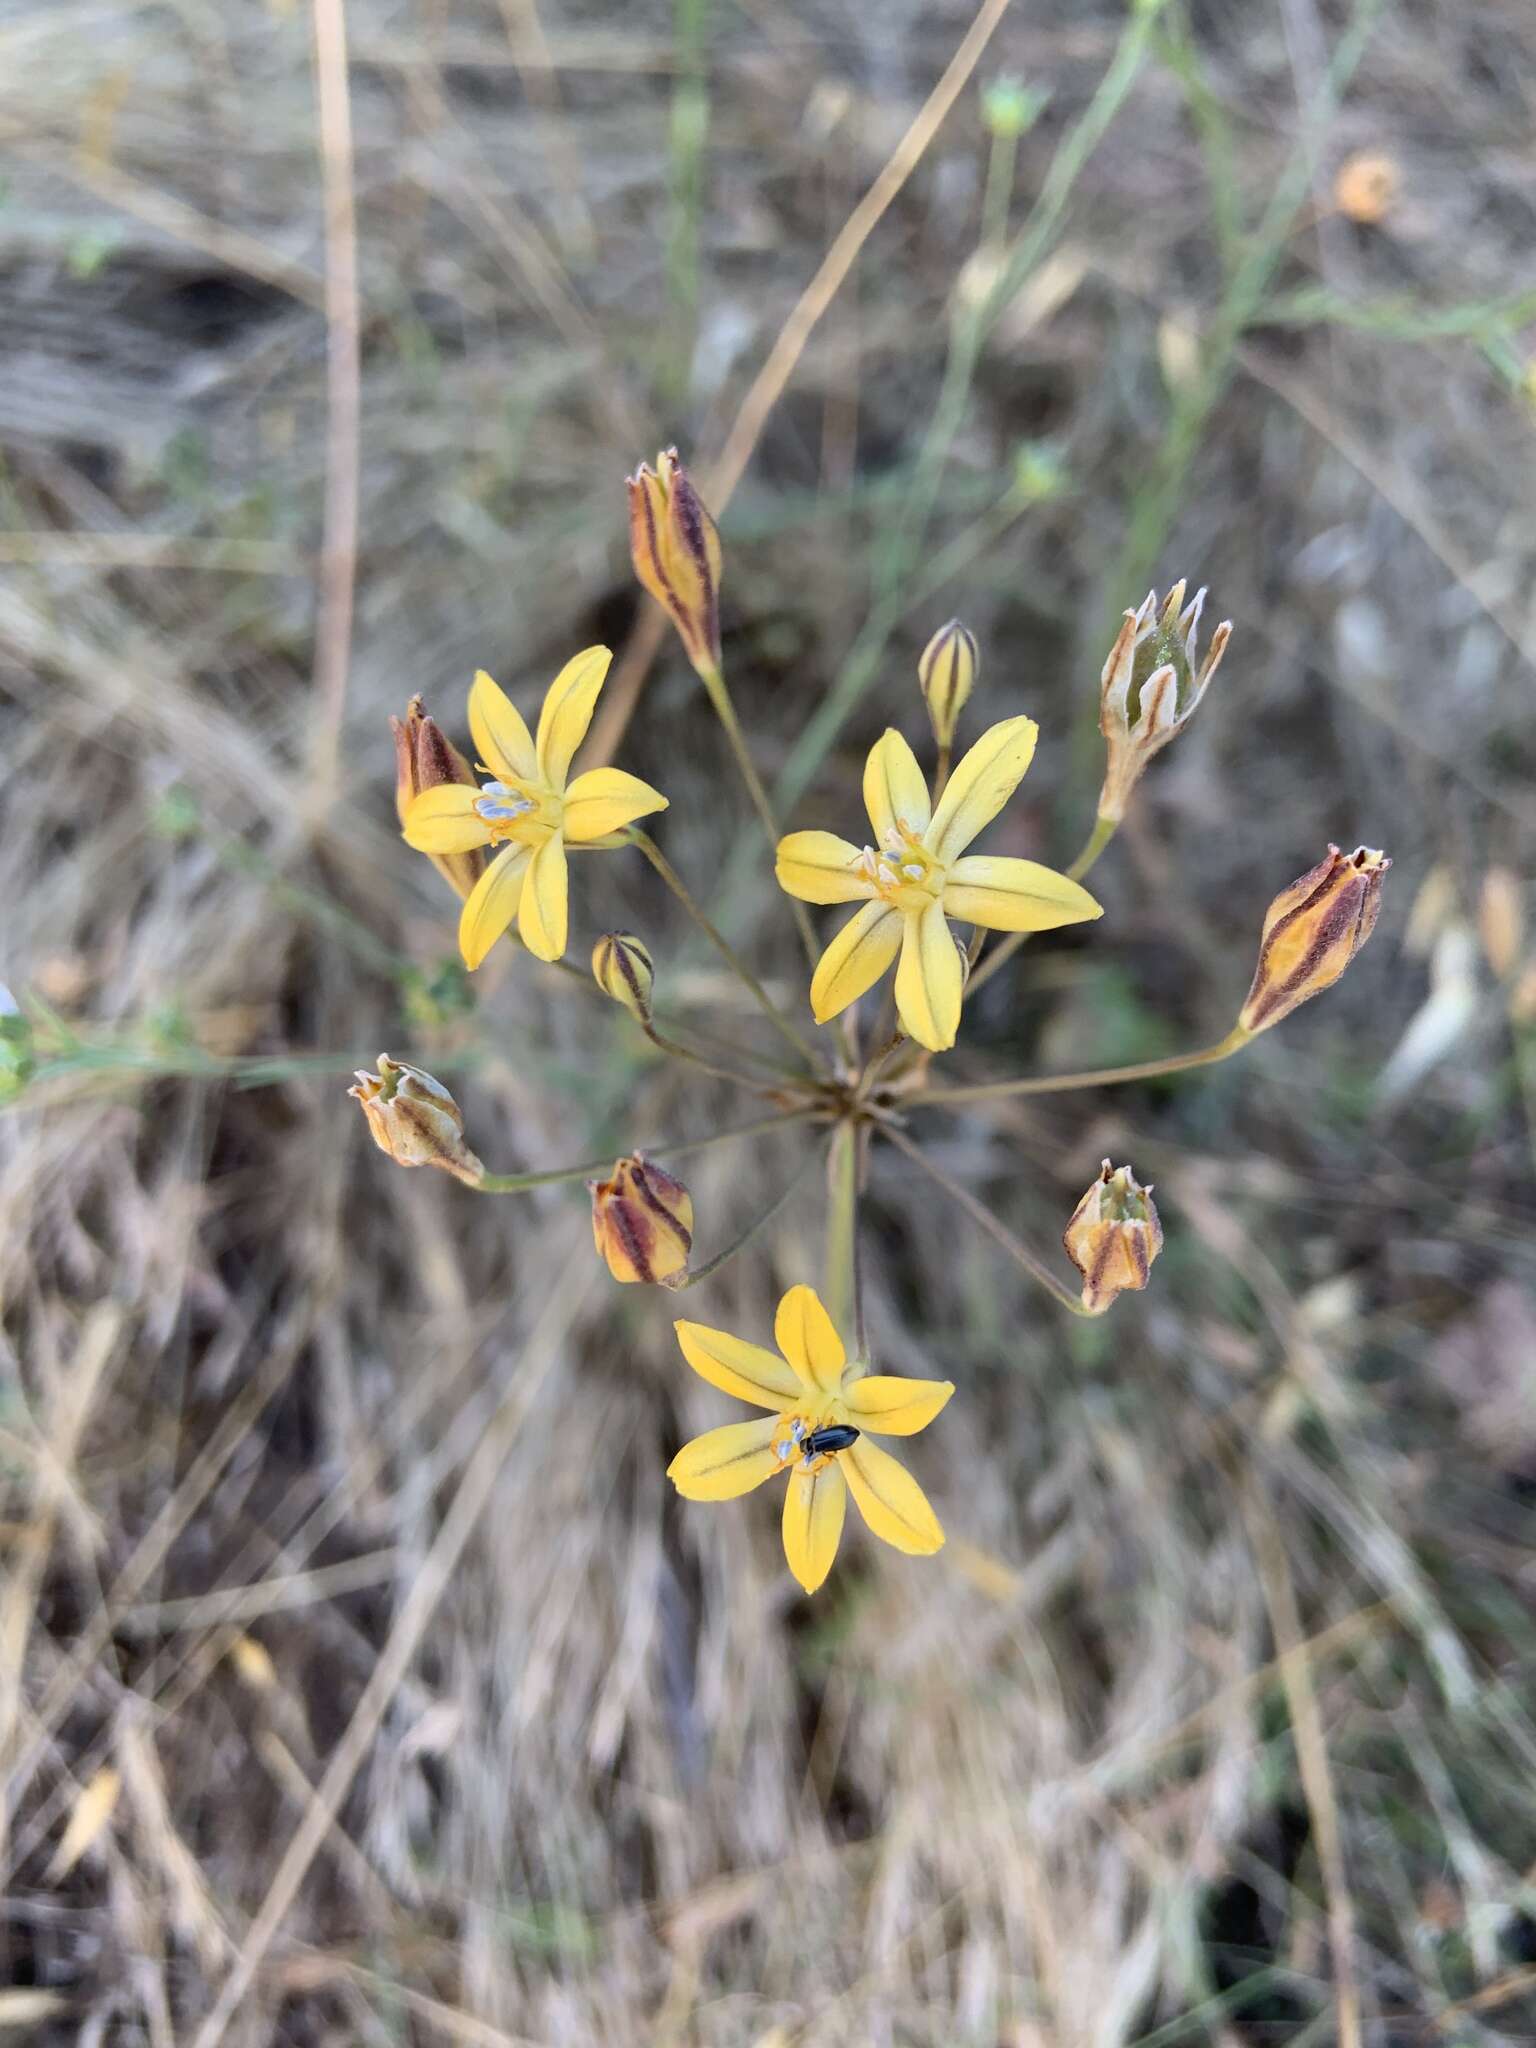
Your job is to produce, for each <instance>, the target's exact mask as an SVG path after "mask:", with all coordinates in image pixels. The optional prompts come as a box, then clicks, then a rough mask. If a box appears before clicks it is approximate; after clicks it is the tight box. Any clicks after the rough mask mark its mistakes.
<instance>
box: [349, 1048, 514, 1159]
mask: <svg viewBox="0 0 1536 2048" xmlns="http://www.w3.org/2000/svg"><path fill="white" fill-rule="evenodd" d="M347 1093H348V1094H349V1095H351V1096H355V1097H356V1099H357V1100H358V1101H359V1102H360V1103H361V1104H362V1106H363V1115H364V1116H365V1117H366V1118H367V1120H368V1129H369V1131H370V1132H371V1133H372V1135H373V1142H374V1143H375V1144H376V1145H377V1146H378V1148H379V1150H380V1151H381V1152H387V1153H388V1154H389V1156H390V1158H391V1159H393V1160H394V1162H395V1164H396V1165H397V1166H441V1167H442V1168H443V1169H444V1170H445V1171H446V1172H448V1173H451V1174H453V1175H454V1177H455V1178H456V1179H458V1180H462V1181H464V1182H466V1183H467V1184H468V1185H469V1186H471V1187H473V1186H474V1184H475V1183H476V1182H477V1181H479V1180H480V1179H481V1177H482V1176H483V1175H484V1173H485V1168H484V1166H483V1165H482V1164H481V1163H480V1161H479V1160H478V1159H477V1158H476V1157H475V1155H474V1153H473V1152H471V1151H470V1149H469V1147H468V1146H467V1145H466V1144H465V1142H464V1112H463V1111H462V1110H461V1109H460V1108H459V1105H458V1104H457V1103H456V1102H455V1101H454V1099H453V1097H452V1096H451V1095H450V1094H449V1092H448V1090H447V1089H446V1088H445V1087H444V1086H443V1084H442V1082H441V1081H436V1080H434V1079H433V1078H432V1076H431V1075H430V1074H428V1073H424V1072H423V1071H422V1069H421V1068H420V1067H411V1066H407V1065H406V1064H405V1062H404V1061H403V1060H392V1059H391V1058H390V1057H389V1055H388V1054H387V1053H380V1054H379V1070H378V1072H377V1073H376V1074H370V1073H369V1072H368V1071H367V1070H366V1069H365V1068H362V1067H360V1068H359V1069H358V1071H357V1086H356V1087H355V1088H349V1089H348V1090H347Z"/></svg>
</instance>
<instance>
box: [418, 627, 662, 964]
mask: <svg viewBox="0 0 1536 2048" xmlns="http://www.w3.org/2000/svg"><path fill="white" fill-rule="evenodd" d="M612 659H613V656H612V655H611V654H610V653H609V651H608V649H607V648H606V647H588V648H587V649H586V650H585V651H584V652H583V653H581V654H578V655H577V656H576V657H575V659H574V660H572V661H568V662H567V663H566V665H565V667H564V668H563V669H561V671H560V673H559V675H557V676H556V677H555V680H554V681H553V682H552V683H551V684H550V686H549V689H548V691H547V693H546V694H545V698H544V708H543V709H542V711H540V713H539V729H538V735H537V737H536V738H535V737H534V736H533V735H532V734H530V732H529V730H528V728H527V726H526V725H525V724H524V722H523V719H522V716H521V714H520V713H519V712H518V710H517V708H516V706H515V705H514V704H513V702H512V700H511V698H510V697H508V696H507V694H506V692H505V691H504V690H502V689H499V688H498V687H497V685H496V684H495V683H493V682H492V681H491V679H490V677H489V676H488V675H487V674H486V673H485V671H484V669H482V670H481V671H480V673H479V674H478V675H477V676H476V677H475V681H474V687H473V688H472V689H471V691H470V693H469V729H470V731H471V733H472V734H473V735H474V741H475V749H476V752H477V753H478V754H479V756H480V763H481V767H482V771H483V772H484V773H485V774H487V775H489V776H490V777H491V778H492V779H491V780H490V781H488V782H486V783H484V784H482V785H481V787H480V788H478V789H476V788H474V787H472V786H471V787H466V786H465V785H464V784H462V783H457V782H448V783H443V784H442V785H441V786H440V787H438V788H436V789H427V790H423V791H422V793H421V794H420V795H419V796H417V797H414V798H413V799H412V801H411V803H410V804H409V805H408V807H407V809H406V814H405V824H404V831H405V839H406V844H407V845H408V846H414V847H415V848H416V850H417V852H418V853H430V854H448V853H463V852H467V851H468V849H469V848H470V847H473V846H499V847H500V848H501V852H500V853H498V854H497V855H496V857H495V859H494V860H493V861H492V862H491V864H490V866H489V867H488V868H487V869H486V871H485V873H484V874H483V875H482V876H481V877H480V879H479V881H478V882H477V883H476V884H475V886H474V888H473V889H472V890H471V891H470V893H469V896H468V898H467V899H466V901H465V904H464V909H463V912H462V914H461V915H460V918H459V950H460V952H461V953H462V954H463V955H464V964H465V966H466V967H469V968H475V967H478V966H479V965H480V962H481V961H482V960H483V959H484V958H485V956H486V954H487V953H489V952H490V950H491V948H492V946H494V945H495V943H496V941H497V940H498V939H499V938H500V937H501V935H502V933H503V932H505V931H506V930H507V929H508V927H509V926H510V925H511V923H512V921H513V919H514V918H515V919H516V920H517V930H518V936H519V937H520V938H521V939H522V942H523V944H524V945H525V946H526V947H527V948H528V950H529V952H530V953H533V954H536V955H537V957H538V958H539V959H540V960H558V959H559V958H560V956H561V954H562V953H563V952H564V951H565V940H566V929H567V920H568V915H569V889H568V884H567V879H566V862H565V848H566V843H567V841H569V843H570V844H571V845H573V846H590V845H591V844H593V843H594V842H595V841H597V840H600V839H605V838H607V836H608V834H609V833H610V832H617V831H619V830H620V829H621V828H622V827H623V826H625V825H631V824H633V823H634V821H635V819H636V818H643V817H646V816H647V815H648V814H649V813H650V812H652V811H664V810H665V809H666V808H667V800H666V798H665V797H664V796H663V795H662V794H661V792H660V790H656V789H652V787H651V785H650V784H649V783H648V782H642V781H641V780H640V779H639V777H638V776H635V775H626V774H625V773H624V771H623V770H622V769H621V768H589V769H588V771H587V772H586V774H585V775H578V776H577V777H576V778H575V780H574V781H571V780H569V777H570V769H571V760H572V757H573V756H574V754H575V752H576V749H577V748H578V747H579V746H580V745H581V743H582V741H583V740H584V739H585V738H586V736H587V727H588V726H589V725H590V724H591V722H592V711H593V707H594V706H595V705H596V703H597V699H598V693H599V692H600V691H601V689H602V687H603V681H604V678H605V677H606V676H607V674H608V664H609V662H610V661H612Z"/></svg>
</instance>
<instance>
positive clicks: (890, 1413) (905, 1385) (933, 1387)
mask: <svg viewBox="0 0 1536 2048" xmlns="http://www.w3.org/2000/svg"><path fill="white" fill-rule="evenodd" d="M954 1391H955V1383H954V1381H953V1380H908V1379H901V1378H899V1377H898V1376H897V1375H895V1374H894V1373H878V1372H877V1373H869V1374H867V1375H866V1376H865V1377H864V1378H863V1379H861V1380H855V1381H854V1382H853V1383H852V1385H851V1386H849V1387H847V1388H845V1389H844V1392H843V1406H844V1407H845V1408H846V1409H847V1411H848V1420H849V1421H850V1422H853V1423H856V1424H857V1425H858V1427H859V1428H860V1429H862V1430H866V1431H868V1432H869V1433H870V1434H871V1435H873V1436H916V1434H917V1432H918V1431H919V1430H920V1429H926V1428H927V1427H928V1425H929V1423H930V1422H932V1420H933V1418H934V1417H935V1415H937V1414H938V1412H939V1410H940V1409H941V1408H942V1407H943V1406H944V1404H945V1402H946V1401H948V1399H949V1397H950V1395H951V1394H952V1393H953V1392H954Z"/></svg>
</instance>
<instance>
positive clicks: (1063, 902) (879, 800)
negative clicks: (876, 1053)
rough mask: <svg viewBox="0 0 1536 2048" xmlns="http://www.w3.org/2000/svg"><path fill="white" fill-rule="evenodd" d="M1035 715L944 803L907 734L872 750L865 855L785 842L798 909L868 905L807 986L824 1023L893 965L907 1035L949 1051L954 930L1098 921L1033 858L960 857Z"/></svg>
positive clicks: (1096, 912) (1008, 732) (843, 845)
mask: <svg viewBox="0 0 1536 2048" xmlns="http://www.w3.org/2000/svg"><path fill="white" fill-rule="evenodd" d="M1038 733H1039V727H1038V726H1037V725H1036V724H1035V721H1034V720H1033V719H1032V718H1005V719H1004V720H1003V721H1002V723H1001V724H1000V725H994V726H991V727H989V728H988V730H987V731H986V732H984V733H983V734H982V736H981V738H980V739H979V740H978V741H977V742H976V744H975V746H973V747H972V748H970V750H969V751H968V752H967V753H966V754H964V755H963V756H962V757H961V759H960V761H959V763H958V765H957V766H956V768H955V772H954V774H953V775H951V777H950V778H949V781H948V782H947V783H946V784H945V787H944V793H943V795H942V796H941V797H940V798H939V801H938V804H937V806H936V807H935V806H931V805H930V803H929V799H928V785H927V783H926V782H925V780H924V779H923V771H922V770H921V768H919V767H918V765H917V758H916V756H915V755H914V754H913V752H912V749H911V748H910V747H909V746H908V745H907V743H906V741H905V740H904V739H903V738H902V736H901V734H900V733H899V732H895V731H890V730H888V731H887V732H886V733H885V734H884V735H883V737H882V738H880V739H879V740H877V741H876V743H875V745H874V746H873V747H872V748H871V749H870V753H869V760H868V762H867V764H866V765H865V769H864V804H865V808H866V809H867V810H868V812H869V822H870V824H871V825H872V826H873V827H874V833H875V843H874V845H873V846H866V847H863V848H862V849H861V848H859V847H857V846H855V845H853V844H852V842H851V841H849V840H847V839H839V838H838V837H837V835H836V834H835V833H832V832H791V833H790V834H789V835H788V837H787V838H784V839H781V840H780V841H779V851H778V878H779V887H780V888H781V889H783V890H785V891H787V893H788V894H789V895H791V896H798V897H799V898H800V900H801V901H802V902H803V903H857V902H861V901H862V902H863V904H864V908H863V909H862V910H861V911H859V912H858V914H857V915H856V916H855V917H853V918H851V919H850V920H849V922H848V923H847V924H845V925H844V926H843V928H842V930H841V931H840V932H839V933H838V934H837V936H836V938H835V939H833V941H832V943H831V945H830V946H828V948H827V950H826V951H825V952H824V953H823V954H822V956H821V959H820V961H819V962H818V964H817V967H816V972H815V974H814V975H813V976H812V978H811V1008H812V1010H814V1012H815V1013H816V1021H817V1023H818V1024H824V1023H826V1021H827V1019H828V1018H829V1017H835V1016H837V1015H838V1013H839V1012H840V1011H842V1010H846V1009H847V1007H848V1005H849V1004H850V1003H851V1002H854V1001H856V1000H857V998H858V997H860V996H861V995H863V994H864V992H865V991H866V989H869V988H871V987H873V985H874V984H875V982H877V981H878V980H879V979H880V977H881V975H882V974H884V972H885V970H886V969H887V968H888V967H889V966H890V964H891V962H892V961H893V960H895V959H896V956H897V954H898V953H899V954H900V955H901V960H900V964H899V965H898V967H897V969H896V1008H897V1010H898V1011H899V1013H900V1016H901V1023H902V1029H903V1030H904V1031H905V1032H906V1033H907V1036H908V1037H909V1038H913V1039H915V1040H916V1041H917V1043H918V1044H919V1045H922V1046H926V1047H927V1049H928V1050H929V1051H930V1052H943V1051H944V1050H945V1049H946V1047H948V1046H951V1045H953V1044H954V1042H955V1033H956V1031H957V1030H958V1029H959V1027H960V999H961V995H962V993H963V990H964V982H965V975H964V969H963V968H962V966H961V962H960V956H959V954H958V952H957V951H956V950H955V944H954V940H953V938H952V937H951V935H950V930H949V924H948V920H949V919H950V918H952V917H953V918H956V919H958V920H960V921H961V922H962V923H965V924H980V925H987V926H988V927H990V929H991V930H993V931H999V932H1045V931H1051V930H1053V929H1054V928H1055V927H1056V926H1057V925H1063V924H1079V923H1081V922H1082V920H1083V919H1084V918H1092V917H1099V916H1101V915H1102V914H1103V913H1102V911H1101V909H1100V906H1099V905H1098V904H1097V903H1096V902H1095V901H1094V899H1093V898H1092V897H1091V896H1090V895H1089V894H1088V891H1087V890H1086V889H1084V888H1083V887H1082V886H1081V884H1079V883H1077V882H1072V881H1069V880H1068V879H1067V877H1066V876H1065V875H1058V874H1057V873H1056V872H1055V870H1054V869H1053V868H1046V867H1041V866H1040V865H1039V864H1038V862H1036V861H1032V860H1000V859H993V858H988V857H987V856H985V855H983V856H976V855H970V854H966V852H965V849H966V847H967V846H969V845H970V843H971V841H972V840H973V839H974V838H975V837H976V835H977V833H978V832H980V831H981V830H982V829H983V827H984V826H987V825H989V824H990V823H991V822H992V820H993V819H994V818H995V817H996V816H997V814H998V812H999V811H1000V810H1001V809H1002V808H1003V806H1004V804H1005V803H1007V801H1008V799H1009V797H1011V796H1012V795H1013V792H1014V791H1015V789H1017V788H1018V786H1019V783H1020V781H1021V780H1022V778H1023V775H1024V771H1025V770H1026V769H1027V768H1028V766H1029V763H1030V759H1031V757H1032V755H1033V754H1034V751H1035V740H1036V738H1037V736H1038Z"/></svg>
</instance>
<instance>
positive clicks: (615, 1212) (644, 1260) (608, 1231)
mask: <svg viewBox="0 0 1536 2048" xmlns="http://www.w3.org/2000/svg"><path fill="white" fill-rule="evenodd" d="M587 1185H588V1186H589V1187H590V1188H591V1190H592V1238H593V1242H594V1243H595V1244H596V1246H597V1255H598V1257H599V1258H600V1259H602V1260H604V1261H605V1262H606V1264H607V1267H608V1270H609V1272H610V1273H611V1274H612V1275H613V1277H614V1279H615V1280H623V1281H626V1282H629V1281H637V1280H638V1281H641V1282H644V1283H646V1284H651V1285H659V1286H662V1287H676V1286H677V1285H678V1284H679V1282H680V1281H682V1280H683V1279H685V1278H686V1277H687V1272H688V1254H689V1252H690V1251H691V1250H692V1249H693V1197H692V1196H691V1195H690V1194H689V1192H688V1190H687V1189H686V1188H685V1187H684V1186H683V1184H682V1182H681V1181H680V1180H674V1179H673V1178H672V1176H671V1174H670V1173H663V1172H662V1170H661V1168H660V1167H659V1166H653V1165H652V1164H651V1162H650V1161H649V1160H648V1159H644V1158H642V1157H641V1155H640V1154H639V1153H638V1152H633V1153H631V1154H630V1156H629V1157H628V1158H627V1159H619V1160H616V1161H615V1162H614V1168H613V1174H612V1177H611V1178H610V1179H608V1180H594V1181H589V1182H588V1183H587Z"/></svg>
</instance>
